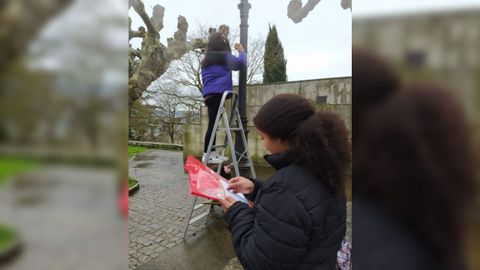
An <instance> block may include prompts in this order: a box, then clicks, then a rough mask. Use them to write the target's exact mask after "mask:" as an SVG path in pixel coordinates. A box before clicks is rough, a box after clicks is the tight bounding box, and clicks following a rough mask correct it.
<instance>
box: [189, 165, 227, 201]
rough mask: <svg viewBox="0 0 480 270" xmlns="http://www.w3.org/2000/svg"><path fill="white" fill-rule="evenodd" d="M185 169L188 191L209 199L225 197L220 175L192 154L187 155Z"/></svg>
mask: <svg viewBox="0 0 480 270" xmlns="http://www.w3.org/2000/svg"><path fill="white" fill-rule="evenodd" d="M184 168H185V171H187V172H188V175H189V177H190V193H191V194H193V195H195V196H200V197H204V198H207V199H211V200H219V199H222V200H223V199H225V190H224V188H223V184H222V183H221V181H223V180H222V177H221V176H220V175H218V174H217V173H215V172H214V171H212V169H210V168H208V167H207V166H205V164H203V163H202V162H200V161H199V160H198V159H196V158H194V157H193V156H188V157H187V161H186V162H185V166H184Z"/></svg>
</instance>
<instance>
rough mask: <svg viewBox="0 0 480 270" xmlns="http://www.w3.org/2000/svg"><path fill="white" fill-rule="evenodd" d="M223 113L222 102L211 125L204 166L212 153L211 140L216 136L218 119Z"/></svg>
mask: <svg viewBox="0 0 480 270" xmlns="http://www.w3.org/2000/svg"><path fill="white" fill-rule="evenodd" d="M224 111H225V109H224V108H223V102H221V103H220V107H219V108H218V112H217V117H216V118H215V123H214V124H213V129H212V135H211V136H210V141H209V142H208V148H207V153H206V154H205V159H206V160H205V162H204V163H205V164H207V163H208V159H209V158H210V153H211V152H212V147H213V140H214V138H215V136H216V135H217V129H218V125H219V122H220V118H221V116H222V114H223V112H224ZM202 162H203V160H202Z"/></svg>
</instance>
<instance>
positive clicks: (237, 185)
mask: <svg viewBox="0 0 480 270" xmlns="http://www.w3.org/2000/svg"><path fill="white" fill-rule="evenodd" d="M254 187H255V184H253V182H252V181H250V180H248V179H247V178H245V177H241V176H237V177H234V178H232V179H230V180H229V181H228V188H227V189H228V190H232V191H233V192H235V193H243V194H249V193H250V192H252V191H253V188H254Z"/></svg>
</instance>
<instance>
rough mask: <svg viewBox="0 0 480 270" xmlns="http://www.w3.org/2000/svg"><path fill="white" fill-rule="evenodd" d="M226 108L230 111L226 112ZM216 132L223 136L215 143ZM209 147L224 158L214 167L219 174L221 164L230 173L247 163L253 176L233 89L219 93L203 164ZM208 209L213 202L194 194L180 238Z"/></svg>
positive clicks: (238, 172) (238, 170)
mask: <svg viewBox="0 0 480 270" xmlns="http://www.w3.org/2000/svg"><path fill="white" fill-rule="evenodd" d="M228 105H229V106H230V110H229V109H227V107H228ZM228 112H230V114H228ZM217 135H218V137H221V136H222V135H223V136H224V138H223V143H221V144H217V145H215V144H214V141H215V137H216V136H217ZM234 136H235V137H234ZM239 141H240V142H241V143H243V147H239V148H236V147H235V144H234V142H239ZM212 150H215V151H216V152H217V153H219V154H220V156H221V157H225V158H226V160H225V162H224V163H221V164H218V166H217V169H216V170H217V173H218V174H220V171H221V169H222V167H223V166H224V165H227V164H228V165H229V166H230V168H231V173H233V175H234V176H240V168H241V167H244V168H247V167H248V170H249V174H250V176H251V177H253V178H255V177H256V175H255V168H254V166H253V162H252V158H251V156H250V151H249V149H248V143H247V137H246V134H245V130H244V128H243V125H242V121H241V118H240V113H239V111H238V94H237V93H235V92H233V91H225V92H224V93H223V95H222V99H221V101H220V105H219V108H218V113H217V116H216V118H215V122H214V125H213V130H212V135H211V136H210V139H209V143H208V148H207V152H206V153H205V155H204V157H203V158H202V162H203V163H204V164H205V165H207V166H208V164H209V161H210V160H209V157H210V155H211V154H212V152H213V151H212ZM206 208H208V209H206ZM211 211H213V204H211V203H209V202H207V203H205V202H204V203H199V199H198V197H196V196H195V199H194V200H193V204H192V206H191V208H190V212H189V216H188V222H187V224H186V226H185V230H184V234H183V238H184V239H185V236H186V235H187V232H188V228H189V226H190V225H192V224H193V223H196V222H199V221H200V220H203V218H204V217H207V216H208V214H209V213H210V212H211Z"/></svg>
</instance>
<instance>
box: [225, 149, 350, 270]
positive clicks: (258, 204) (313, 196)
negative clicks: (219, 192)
mask: <svg viewBox="0 0 480 270" xmlns="http://www.w3.org/2000/svg"><path fill="white" fill-rule="evenodd" d="M265 159H266V160H267V162H269V163H270V164H271V165H272V166H273V167H274V168H275V169H276V170H277V171H276V172H275V174H274V175H273V176H272V177H271V178H269V179H268V180H266V181H264V182H261V181H258V180H255V181H254V182H255V190H254V192H252V194H249V195H250V196H247V197H248V198H249V199H254V207H253V208H249V207H248V205H247V204H245V203H241V202H236V203H235V204H233V205H232V206H231V207H230V208H229V209H228V211H227V213H226V214H225V220H226V222H227V224H228V226H229V229H230V231H231V233H232V241H233V245H234V249H235V253H236V255H237V257H238V259H239V260H240V262H241V263H242V265H243V267H244V268H245V269H248V270H252V269H259V270H260V269H261V270H267V269H309V270H311V269H318V270H320V269H321V270H323V269H328V270H334V269H336V258H337V251H338V249H339V247H340V244H341V242H342V238H343V236H344V235H345V229H346V224H345V219H346V201H345V199H344V198H337V197H336V196H335V195H334V192H333V190H332V189H331V188H329V187H328V186H327V185H326V184H325V183H324V182H323V181H321V179H318V177H316V176H315V175H314V174H313V173H312V172H310V171H309V170H307V169H306V168H305V167H304V166H302V165H298V164H295V162H294V161H295V157H294V156H293V154H291V153H290V152H283V153H279V154H274V155H269V156H266V157H265Z"/></svg>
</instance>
